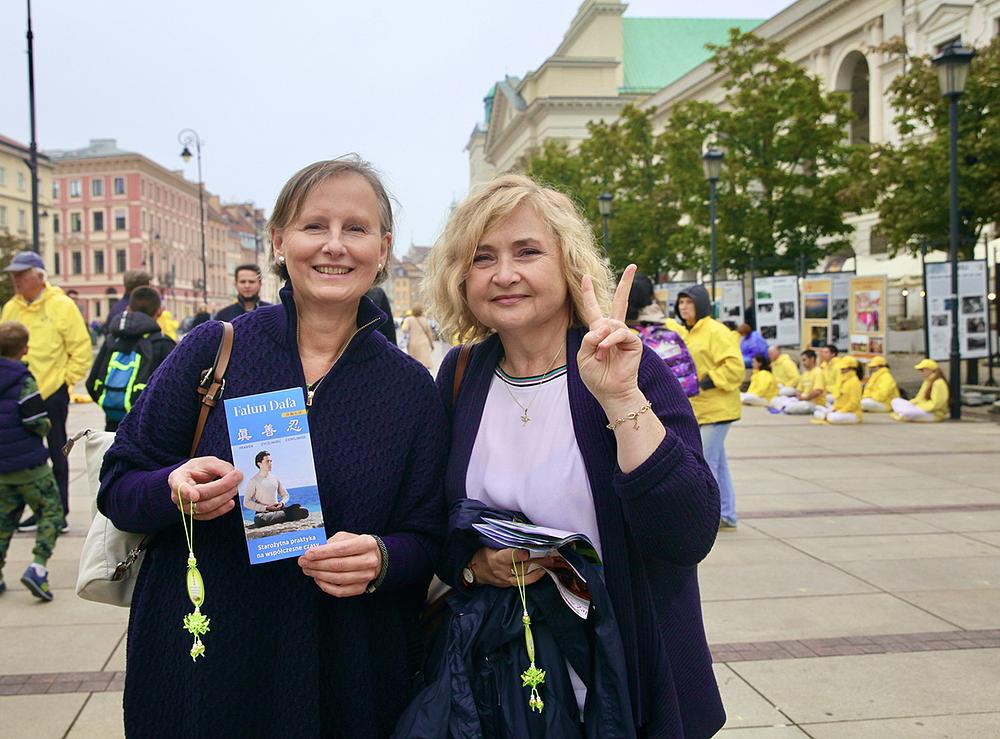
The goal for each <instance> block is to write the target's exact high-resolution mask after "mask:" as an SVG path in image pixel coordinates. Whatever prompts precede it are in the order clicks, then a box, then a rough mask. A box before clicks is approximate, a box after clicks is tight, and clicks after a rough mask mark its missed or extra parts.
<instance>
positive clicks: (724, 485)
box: [698, 421, 736, 523]
mask: <svg viewBox="0 0 1000 739" xmlns="http://www.w3.org/2000/svg"><path fill="white" fill-rule="evenodd" d="M731 424H732V421H726V422H725V423H706V424H704V425H702V426H699V427H698V429H699V430H700V431H701V445H702V447H703V448H704V453H705V461H706V462H708V466H709V469H711V470H712V474H713V475H714V476H715V481H716V482H717V483H718V484H719V496H720V497H721V499H722V510H721V512H720V514H721V516H722V518H724V519H725V520H727V521H729V522H731V523H735V522H736V492H735V491H734V490H733V478H731V477H730V476H729V461H728V460H727V459H726V434H728V433H729V426H730V425H731Z"/></svg>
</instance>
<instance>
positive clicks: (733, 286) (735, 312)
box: [705, 280, 746, 326]
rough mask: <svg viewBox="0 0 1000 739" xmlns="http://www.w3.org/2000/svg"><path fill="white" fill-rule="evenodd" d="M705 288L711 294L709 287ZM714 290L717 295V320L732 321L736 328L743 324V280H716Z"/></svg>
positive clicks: (744, 303)
mask: <svg viewBox="0 0 1000 739" xmlns="http://www.w3.org/2000/svg"><path fill="white" fill-rule="evenodd" d="M705 287H706V288H708V289H709V292H711V288H710V286H709V285H705ZM715 290H716V292H717V293H718V301H719V320H720V321H732V322H733V323H735V324H736V325H737V326H739V325H740V324H741V323H743V320H744V319H743V306H744V305H746V299H745V298H744V296H743V280H717V281H716V283H715Z"/></svg>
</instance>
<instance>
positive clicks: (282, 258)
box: [278, 254, 285, 267]
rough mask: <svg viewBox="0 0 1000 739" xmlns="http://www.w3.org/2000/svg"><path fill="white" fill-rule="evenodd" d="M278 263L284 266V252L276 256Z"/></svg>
mask: <svg viewBox="0 0 1000 739" xmlns="http://www.w3.org/2000/svg"><path fill="white" fill-rule="evenodd" d="M278 265H279V266H281V267H283V266H285V255H284V254H281V255H279V256H278Z"/></svg>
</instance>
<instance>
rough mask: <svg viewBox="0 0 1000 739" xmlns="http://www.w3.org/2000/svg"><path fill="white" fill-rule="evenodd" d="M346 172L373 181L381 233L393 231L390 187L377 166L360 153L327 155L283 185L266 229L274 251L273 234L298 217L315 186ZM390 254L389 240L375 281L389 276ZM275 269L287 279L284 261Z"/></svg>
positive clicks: (280, 275) (371, 183)
mask: <svg viewBox="0 0 1000 739" xmlns="http://www.w3.org/2000/svg"><path fill="white" fill-rule="evenodd" d="M345 174H355V175H358V176H359V177H363V178H364V179H365V181H366V182H367V183H368V184H369V185H371V188H372V190H374V191H375V199H376V200H377V201H378V219H379V227H380V228H381V230H382V236H385V235H386V234H391V233H392V199H391V196H390V195H389V191H388V190H386V188H385V185H383V184H382V178H381V176H380V175H379V173H378V170H376V169H375V167H373V166H372V165H371V164H370V163H369V162H366V161H365V160H364V159H362V158H361V157H359V156H358V155H357V154H348V155H346V156H342V157H338V158H337V159H325V160H323V161H319V162H315V163H313V164H310V165H309V166H308V167H303V168H302V169H300V170H299V171H298V172H296V173H295V174H293V175H292V176H291V178H290V179H289V180H288V182H286V183H285V186H284V187H282V188H281V192H280V193H279V194H278V199H277V200H276V201H275V203H274V210H273V211H271V218H270V219H269V220H268V222H267V229H268V231H269V232H270V234H271V241H272V247H271V249H272V251H273V249H274V246H273V242H274V234H275V233H276V232H279V231H282V230H284V229H285V228H286V227H288V225H289V224H290V223H291V222H292V221H294V220H295V219H296V218H297V217H298V215H299V211H300V210H302V204H303V203H304V202H305V201H306V198H307V197H309V193H310V192H312V190H313V188H314V187H316V185H318V184H320V183H321V182H324V181H326V180H328V179H330V178H331V177H340V176H341V175H345ZM391 257H392V243H391V242H390V243H389V253H388V254H387V255H386V259H385V263H384V264H383V265H382V269H380V270H379V271H378V274H377V275H376V276H375V284H376V285H377V284H379V283H380V282H382V281H384V280H385V278H386V277H388V275H389V262H390V261H391ZM272 269H273V271H274V273H275V274H277V275H278V276H279V277H281V279H283V280H287V279H288V269H287V268H286V267H285V265H283V264H278V263H277V262H275V264H274V266H273V267H272Z"/></svg>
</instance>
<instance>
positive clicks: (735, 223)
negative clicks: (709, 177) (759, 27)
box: [663, 28, 861, 274]
mask: <svg viewBox="0 0 1000 739" xmlns="http://www.w3.org/2000/svg"><path fill="white" fill-rule="evenodd" d="M709 48H710V49H711V50H712V51H713V52H714V55H713V57H712V59H711V62H712V64H713V66H714V70H715V72H716V73H717V74H720V75H722V76H723V78H724V82H723V87H724V89H725V90H726V94H725V98H724V100H723V102H722V103H721V104H719V105H716V104H712V103H707V102H704V101H691V102H687V103H683V104H681V105H679V106H677V107H676V108H675V109H674V110H673V111H672V113H671V117H670V121H669V123H668V125H667V128H666V130H665V131H664V133H663V139H664V143H663V149H664V151H665V155H666V165H667V168H668V170H669V172H670V177H671V181H672V183H673V185H674V187H675V188H676V190H677V192H678V193H679V194H680V202H681V207H682V208H683V210H684V212H685V214H686V215H687V216H688V218H689V219H690V220H691V222H692V223H694V224H697V225H699V226H701V227H702V230H701V232H700V233H699V235H698V241H697V243H696V244H692V245H691V247H692V248H693V247H695V246H698V247H700V248H701V250H702V253H703V254H705V252H707V248H706V247H705V244H706V242H707V238H706V237H705V236H704V233H705V230H706V229H707V227H708V183H707V182H706V181H705V178H704V174H703V169H702V162H701V153H702V150H703V147H704V145H705V143H706V142H711V144H712V145H714V146H717V147H719V148H721V149H723V150H724V151H725V161H724V166H723V170H722V176H721V178H720V180H719V183H718V219H717V235H718V240H717V241H718V263H719V268H720V270H724V269H728V270H729V271H731V272H735V273H738V274H741V273H743V272H744V271H745V270H747V269H748V268H749V267H750V266H751V260H753V265H754V267H755V268H756V270H757V271H758V272H759V273H774V272H779V271H784V272H797V271H798V270H799V269H800V268H805V269H809V268H812V267H814V266H815V265H817V264H819V263H820V262H821V261H822V260H823V259H824V258H825V257H828V256H831V255H834V254H836V253H838V252H841V251H843V250H845V249H847V248H849V246H850V243H851V239H850V236H851V232H852V227H851V226H850V225H848V224H846V223H845V222H844V218H843V215H844V213H845V212H847V211H851V210H858V209H859V208H860V205H861V203H860V201H859V200H858V199H857V198H856V197H853V196H852V192H851V190H850V189H849V185H850V183H851V181H852V163H853V162H854V161H856V160H854V159H852V151H853V149H854V147H852V146H850V145H849V143H848V142H847V141H846V135H845V134H846V130H847V125H848V123H849V122H850V120H851V117H852V113H851V112H850V110H849V107H848V104H847V102H848V101H847V97H846V95H844V94H843V93H837V92H834V93H829V92H825V91H824V90H823V86H822V83H821V82H820V81H819V80H818V79H817V78H816V77H814V76H812V75H810V74H809V73H807V72H806V71H805V70H804V69H802V68H801V67H800V66H799V65H797V64H795V63H793V62H791V61H789V60H788V59H786V58H785V57H783V56H782V53H783V50H784V47H783V45H782V44H780V43H777V42H774V41H767V40H764V39H762V38H760V37H758V36H755V35H754V34H752V33H742V32H740V31H739V30H738V29H735V28H734V29H732V30H730V38H729V43H728V44H727V45H726V46H719V45H713V44H710V45H709ZM701 261H702V264H703V265H705V266H707V264H708V257H707V255H706V256H703V258H702V260H701Z"/></svg>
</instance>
